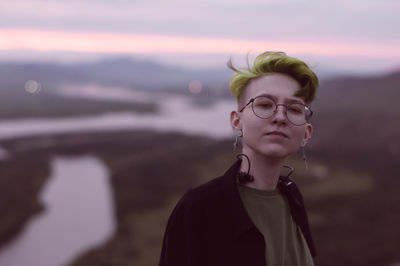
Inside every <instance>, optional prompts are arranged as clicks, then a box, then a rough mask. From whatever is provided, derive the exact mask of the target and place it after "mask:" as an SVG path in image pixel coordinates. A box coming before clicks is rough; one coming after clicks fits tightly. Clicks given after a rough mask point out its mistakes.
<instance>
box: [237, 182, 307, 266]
mask: <svg viewBox="0 0 400 266" xmlns="http://www.w3.org/2000/svg"><path fill="white" fill-rule="evenodd" d="M238 188H239V194H240V197H241V198H242V201H243V204H244V206H245V208H246V211H247V213H248V214H249V216H250V218H251V220H252V221H253V223H254V225H255V226H256V227H257V229H258V230H259V231H260V232H261V234H262V235H263V236H264V241H265V249H266V250H265V256H266V261H267V265H268V266H293V265H301V266H312V265H314V262H313V259H312V257H311V254H310V251H309V249H308V246H307V243H306V241H305V239H304V237H303V234H302V233H301V230H300V228H299V227H298V226H297V225H296V223H295V222H294V221H293V219H292V216H291V215H290V209H289V205H288V203H287V201H286V198H285V197H284V196H283V195H282V194H281V193H280V191H279V190H274V191H264V190H258V189H254V188H249V187H246V186H243V185H240V184H238Z"/></svg>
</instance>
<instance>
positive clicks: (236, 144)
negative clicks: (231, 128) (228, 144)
mask: <svg viewBox="0 0 400 266" xmlns="http://www.w3.org/2000/svg"><path fill="white" fill-rule="evenodd" d="M241 137H243V131H242V130H241V129H239V130H238V131H236V137H235V141H234V142H233V150H235V149H236V148H237V147H238V143H239V138H241Z"/></svg>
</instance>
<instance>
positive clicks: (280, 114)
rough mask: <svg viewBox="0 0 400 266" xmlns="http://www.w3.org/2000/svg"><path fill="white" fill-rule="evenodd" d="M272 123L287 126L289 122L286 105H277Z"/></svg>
mask: <svg viewBox="0 0 400 266" xmlns="http://www.w3.org/2000/svg"><path fill="white" fill-rule="evenodd" d="M279 107H281V108H279ZM279 109H280V110H279ZM272 122H273V123H279V124H282V123H284V124H286V122H287V118H286V106H284V105H277V106H276V109H275V111H274V114H273V115H272Z"/></svg>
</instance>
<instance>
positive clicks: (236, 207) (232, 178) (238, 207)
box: [222, 159, 316, 257]
mask: <svg viewBox="0 0 400 266" xmlns="http://www.w3.org/2000/svg"><path fill="white" fill-rule="evenodd" d="M241 162H242V161H241V160H240V159H239V160H237V161H236V162H235V163H234V164H233V165H232V166H231V167H230V168H229V169H228V170H227V171H226V172H225V174H224V175H223V176H222V191H223V194H224V198H225V200H226V203H227V204H226V206H227V208H228V209H229V211H230V213H231V214H232V217H233V219H235V223H233V224H234V226H235V227H236V228H235V238H237V237H239V236H240V235H242V234H243V233H245V232H247V231H249V230H253V231H254V230H255V231H256V232H258V233H259V234H261V233H260V232H259V231H258V229H257V228H256V226H255V225H254V223H253V221H252V220H251V218H250V217H249V215H248V214H247V211H246V209H245V207H244V205H243V202H242V199H241V198H240V194H239V190H238V188H237V181H236V179H237V173H238V172H239V169H240V164H241ZM278 187H279V189H280V190H281V191H282V192H283V194H284V195H285V196H286V198H287V199H288V202H289V207H290V211H291V215H292V217H293V219H294V220H295V222H296V223H297V225H298V226H300V228H301V230H302V232H303V235H304V237H305V239H306V242H307V244H308V246H309V248H310V251H311V255H312V256H313V257H315V256H316V251H315V245H314V242H313V239H312V236H311V231H310V226H309V222H308V218H307V213H306V210H305V207H304V202H303V197H302V195H301V193H300V190H299V189H298V187H297V185H296V184H295V183H294V182H293V181H292V180H291V179H289V178H288V177H282V176H281V177H280V179H279V182H278Z"/></svg>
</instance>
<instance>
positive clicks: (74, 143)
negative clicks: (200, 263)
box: [0, 58, 400, 266]
mask: <svg viewBox="0 0 400 266" xmlns="http://www.w3.org/2000/svg"><path fill="white" fill-rule="evenodd" d="M229 76H230V72H229V71H228V70H227V69H209V70H207V69H205V70H184V69H180V68H176V67H170V66H167V65H159V64H156V63H153V62H146V61H132V60H128V59H124V58H119V59H115V60H108V61H101V62H98V63H87V64H76V65H74V64H69V65H61V64H50V63H46V64H44V63H43V64H39V63H36V64H33V63H31V64H23V63H0V215H1V217H2V219H1V220H0V257H1V249H2V248H4V247H6V246H7V244H8V243H10V242H11V241H12V240H13V239H14V238H15V237H16V236H17V235H18V234H19V233H21V231H22V230H23V228H24V227H25V226H27V224H28V223H29V221H30V220H31V219H32V218H33V217H35V216H37V215H39V214H40V213H43V212H45V211H46V210H45V206H43V203H41V202H40V200H39V195H40V193H41V189H42V188H43V186H44V185H45V183H46V182H47V181H48V179H49V175H50V172H51V167H50V160H51V158H53V157H54V156H64V157H71V158H72V157H77V156H80V155H85V154H90V155H94V156H96V157H98V158H100V160H101V161H102V162H103V163H104V164H105V165H106V166H107V167H108V169H110V175H111V182H110V187H111V189H112V191H113V197H114V198H113V200H114V213H115V219H116V230H115V234H114V236H113V237H112V238H111V239H109V240H108V241H106V242H105V243H101V244H99V245H98V246H94V247H93V248H92V249H91V250H82V252H81V254H80V255H79V256H77V257H76V258H72V260H71V261H70V262H69V263H68V265H70V266H88V265H113V266H114V265H115V266H117V265H135V266H150V265H157V262H158V257H159V253H160V247H161V240H162V235H163V232H164V230H165V226H166V221H167V219H168V216H169V214H170V212H171V210H172V208H173V207H174V205H175V203H176V202H177V200H178V199H179V197H180V196H181V195H182V194H183V193H184V192H185V191H186V190H188V189H189V188H191V187H194V186H196V185H198V184H201V183H204V182H206V181H207V180H210V179H212V178H214V177H217V176H219V175H222V174H223V173H224V171H225V170H226V169H228V167H229V166H230V165H231V164H232V163H233V162H234V161H235V154H236V153H237V152H235V151H232V141H233V138H232V137H231V136H230V133H229V127H228V126H225V127H224V125H223V124H220V125H219V126H220V127H222V129H221V130H220V131H217V130H216V129H217V126H215V125H218V123H217V122H215V124H212V125H211V126H210V124H207V121H210V123H211V121H214V120H213V116H215V117H221V118H222V120H226V121H228V115H229V114H228V112H224V113H221V112H214V111H213V112H209V111H210V110H214V109H213V108H214V107H215V106H219V105H218V104H221V103H228V104H227V105H226V108H228V107H229V106H230V105H229V103H230V104H231V106H234V101H233V100H232V99H231V96H230V95H229V90H228V88H227V82H228V79H229ZM399 84H400V70H399V71H394V72H391V73H386V74H384V75H379V76H378V75H376V76H362V77H361V76H335V77H330V76H328V75H324V76H323V79H322V81H321V86H320V88H319V94H318V97H317V100H316V101H315V103H313V106H312V109H313V110H314V113H315V116H314V117H313V120H312V123H313V125H314V136H313V138H312V141H311V143H310V145H309V146H308V148H307V157H308V161H309V169H308V170H307V169H305V167H304V165H303V162H302V160H301V156H300V155H297V156H296V155H295V156H293V158H291V160H290V162H289V165H292V166H293V167H294V168H295V174H294V176H295V180H296V181H297V182H298V184H299V186H300V187H301V188H302V191H303V194H304V197H305V200H306V204H307V207H308V210H309V215H310V220H311V226H312V231H313V234H314V238H315V242H316V245H317V252H318V257H317V260H316V265H320V266H333V265H352V266H358V265H360V266H361V265H363V266H364V265H371V266H376V265H386V266H395V265H399V263H400V253H399V252H398V246H399V239H400V229H399V228H398V224H399V223H400V197H399V192H398V187H399V185H400V181H399V179H398V173H397V168H396V166H397V165H398V161H399V158H400V140H399V136H400V123H399V121H400V109H399V107H398V103H397V102H398V99H399V97H400V85H399ZM221 106H223V107H224V106H225V105H221ZM174 108H175V109H174ZM224 108H225V107H224ZM171 110H172V111H171ZM174 110H175V111H176V114H179V115H182V117H180V119H186V120H176V121H175V120H172V118H171V117H168V116H167V115H171V114H175V113H174V112H173V111H174ZM193 110H196V113H195V112H193ZM215 110H219V109H215ZM207 111H208V112H207ZM185 113H186V114H187V117H184V116H183V115H184V114H185ZM201 113H204V114H207V115H208V116H205V117H203V116H201ZM106 114H108V115H110V114H113V115H115V116H113V117H112V119H111V120H115V121H113V122H115V123H111V122H110V123H109V124H102V126H103V127H100V128H98V129H95V126H90V123H92V122H93V121H97V120H95V119H97V118H98V117H102V116H104V115H106ZM191 114H198V116H193V117H191V116H190V115H191ZM126 115H128V116H129V119H127V120H123V119H121V121H120V120H119V118H120V117H126ZM71 118H72V119H75V120H73V121H75V122H76V121H81V120H79V119H80V118H85V119H88V120H84V122H83V123H81V124H78V122H76V124H75V125H74V126H71V127H69V128H68V130H66V131H63V129H65V128H63V127H62V125H63V123H65V124H68V123H70V124H71V123H72V122H71V121H69V120H68V119H71ZM168 119H171V120H168ZM118 121H120V122H118ZM146 121H148V122H147V123H146ZM152 121H157V123H163V121H164V122H165V121H166V123H170V125H169V126H168V125H163V126H160V127H159V126H157V125H155V124H154V123H155V122H152ZM179 121H182V123H184V124H186V125H185V126H186V127H182V128H178V127H176V128H174V125H175V124H174V123H175V122H176V123H177V124H178V122H179ZM117 122H118V123H117ZM29 123H32V124H35V123H37V124H38V123H39V124H40V123H43V124H45V123H48V124H49V126H50V127H51V126H52V125H53V124H54V125H57V127H60V130H57V131H51V130H50V131H49V132H46V131H40V130H39V129H35V130H32V131H30V129H29V127H28V126H26V125H29ZM52 123H53V124H52ZM107 123H108V122H107ZM135 123H136V124H135ZM182 123H181V124H182ZM143 125H144V126H143ZM197 127H198V128H203V129H204V132H206V131H207V130H209V131H210V134H205V133H204V134H203V132H201V131H199V132H198V133H196V132H195V131H190V128H197ZM72 128H73V130H72ZM213 130H215V131H213ZM213 132H214V133H213ZM221 132H222V133H221ZM71 197H74V195H73V193H72V194H71ZM66 223H68V221H66ZM93 226H96V225H93ZM59 241H60V242H62V241H63V240H62V239H59ZM55 245H57V243H55ZM0 266H3V265H0ZM4 266H6V265H4ZM21 266H24V265H21ZM34 266H36V265H34ZM37 266H39V265H37ZM40 266H42V265H40ZM54 266H57V265H54Z"/></svg>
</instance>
